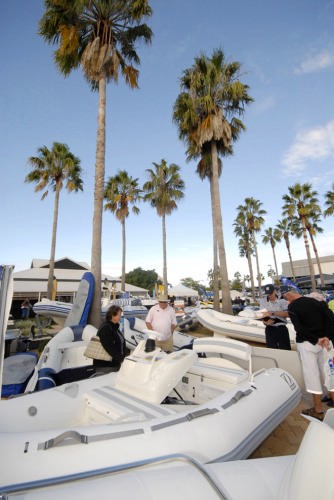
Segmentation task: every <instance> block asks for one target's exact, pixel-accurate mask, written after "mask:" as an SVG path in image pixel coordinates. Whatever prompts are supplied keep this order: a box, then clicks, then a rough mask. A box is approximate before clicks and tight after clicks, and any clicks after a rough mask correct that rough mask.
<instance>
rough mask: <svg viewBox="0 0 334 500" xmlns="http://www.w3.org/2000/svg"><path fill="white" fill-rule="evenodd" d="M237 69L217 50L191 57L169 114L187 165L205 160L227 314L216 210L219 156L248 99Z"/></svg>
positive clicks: (227, 150) (234, 134)
mask: <svg viewBox="0 0 334 500" xmlns="http://www.w3.org/2000/svg"><path fill="white" fill-rule="evenodd" d="M240 68H241V65H240V63H238V62H232V63H228V62H226V60H225V56H224V53H223V51H222V50H221V49H219V50H214V51H213V55H212V57H211V58H207V57H206V56H205V55H201V56H199V57H196V58H195V63H194V65H193V66H192V67H191V68H189V69H186V70H185V71H184V72H183V76H182V78H181V90H182V92H181V93H180V94H179V96H178V97H177V100H176V102H175V104H174V111H173V120H174V122H175V123H176V124H177V125H178V129H179V137H180V139H181V140H183V141H184V142H185V143H186V144H187V160H188V161H189V160H192V159H203V158H206V160H205V163H207V162H209V166H210V168H209V170H207V167H205V170H204V171H205V177H208V179H209V181H210V191H211V209H212V226H213V246H214V251H213V255H214V259H215V255H216V254H215V252H216V251H217V254H218V256H219V262H218V261H217V263H214V267H215V268H216V269H217V268H218V266H219V268H220V274H221V276H220V277H221V281H222V306H223V310H224V311H225V312H227V313H230V314H232V304H231V299H230V290H229V282H228V273H227V264H226V253H225V245H224V237H223V223H222V214H221V205H220V193H219V176H220V167H219V155H220V156H227V155H231V154H232V153H233V148H232V144H233V142H235V141H236V140H237V139H238V137H239V135H240V133H241V131H242V130H244V129H245V126H244V124H243V123H242V122H241V120H240V119H239V117H241V116H243V114H244V111H245V105H246V104H249V103H250V102H251V101H252V100H253V99H252V98H251V97H250V96H249V95H248V86H247V85H245V84H243V83H241V82H240V80H239V75H240ZM214 275H215V280H216V281H217V274H216V273H214ZM215 295H216V293H215ZM216 303H217V299H216V300H215V304H216ZM215 307H216V306H215Z"/></svg>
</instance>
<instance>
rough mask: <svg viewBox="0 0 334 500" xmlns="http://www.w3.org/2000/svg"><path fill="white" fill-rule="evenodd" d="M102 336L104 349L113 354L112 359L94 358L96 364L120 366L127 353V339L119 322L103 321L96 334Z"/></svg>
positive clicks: (112, 366)
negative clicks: (120, 328)
mask: <svg viewBox="0 0 334 500" xmlns="http://www.w3.org/2000/svg"><path fill="white" fill-rule="evenodd" d="M96 335H97V336H98V337H100V340H101V344H102V345H103V347H104V349H105V350H106V351H107V352H108V354H110V356H112V360H111V361H103V360H101V359H94V360H93V365H94V366H97V367H98V366H110V367H111V368H118V369H119V368H120V366H121V363H122V361H123V359H124V358H125V355H126V346H125V339H124V337H123V335H122V333H121V332H120V331H119V323H113V322H112V321H106V322H105V323H103V324H102V325H101V326H100V328H99V329H98V332H97V334H96Z"/></svg>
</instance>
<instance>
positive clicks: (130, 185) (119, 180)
mask: <svg viewBox="0 0 334 500" xmlns="http://www.w3.org/2000/svg"><path fill="white" fill-rule="evenodd" d="M140 194H141V189H140V188H139V187H138V179H133V178H132V177H131V176H129V175H128V173H127V172H126V171H125V170H119V172H118V173H117V175H115V176H114V177H109V179H108V181H107V185H106V188H105V190H104V199H105V200H107V202H106V203H105V205H104V209H105V210H110V211H111V212H112V213H113V214H115V216H116V218H117V219H118V220H119V221H120V223H121V225H122V290H123V291H124V290H125V256H126V237H125V219H126V218H127V217H128V216H129V206H130V205H132V208H131V210H132V212H133V213H134V214H139V212H140V210H139V208H138V207H137V206H136V205H135V203H136V202H137V201H139V200H140V199H141V195H140Z"/></svg>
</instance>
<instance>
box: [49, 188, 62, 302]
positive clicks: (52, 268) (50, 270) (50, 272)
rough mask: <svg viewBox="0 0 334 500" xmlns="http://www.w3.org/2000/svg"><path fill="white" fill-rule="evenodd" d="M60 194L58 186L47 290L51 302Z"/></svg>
mask: <svg viewBox="0 0 334 500" xmlns="http://www.w3.org/2000/svg"><path fill="white" fill-rule="evenodd" d="M59 194H60V187H59V186H58V185H57V186H56V192H55V201H54V210H53V225H52V241H51V252H50V262H49V276H48V290H47V297H48V299H50V300H52V287H53V276H54V269H55V255H56V238H57V224H58V209H59Z"/></svg>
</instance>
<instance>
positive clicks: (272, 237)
mask: <svg viewBox="0 0 334 500" xmlns="http://www.w3.org/2000/svg"><path fill="white" fill-rule="evenodd" d="M281 237H282V234H281V232H280V230H279V229H277V228H274V229H273V228H272V227H268V228H267V229H265V231H264V235H262V243H264V244H265V245H267V244H268V243H270V246H271V249H272V251H273V257H274V264H275V271H276V277H277V278H276V280H278V268H277V260H276V254H275V246H276V242H278V241H281ZM277 284H278V283H277Z"/></svg>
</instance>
